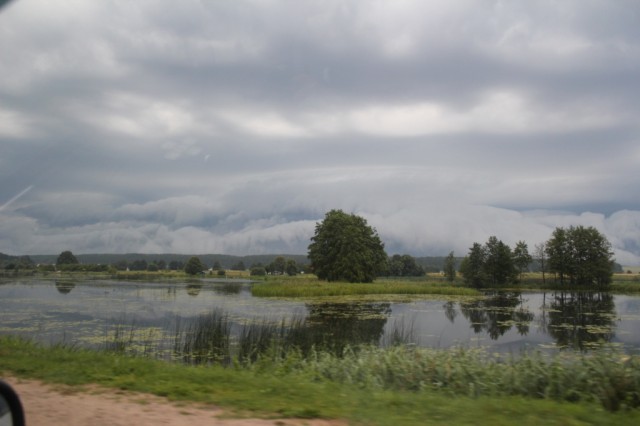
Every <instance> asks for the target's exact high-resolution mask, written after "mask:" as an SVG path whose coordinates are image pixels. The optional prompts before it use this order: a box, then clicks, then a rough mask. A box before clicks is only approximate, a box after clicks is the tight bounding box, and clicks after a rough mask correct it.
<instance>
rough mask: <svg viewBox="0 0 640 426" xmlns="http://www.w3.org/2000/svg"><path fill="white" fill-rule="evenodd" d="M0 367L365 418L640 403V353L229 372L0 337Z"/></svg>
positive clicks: (239, 405) (451, 357)
mask: <svg viewBox="0 0 640 426" xmlns="http://www.w3.org/2000/svg"><path fill="white" fill-rule="evenodd" d="M0 373H5V374H6V373H10V374H13V375H17V376H20V377H26V378H35V379H40V380H44V381H47V382H53V383H64V384H67V385H74V386H77V385H83V384H88V383H96V384H99V385H103V386H107V387H112V388H117V389H123V390H130V391H138V392H148V393H152V394H156V395H160V396H165V397H167V398H169V399H170V400H174V401H194V402H201V403H207V404H215V405H217V406H221V407H226V408H227V410H230V411H231V412H234V413H236V415H239V416H242V415H244V416H260V417H267V418H274V417H285V418H286V417H302V418H329V419H331V418H333V419H343V420H346V421H347V422H348V423H351V424H367V425H415V424H427V425H428V424H457V425H464V424H490V425H506V424H519V425H539V424H566V425H586V424H602V425H610V424H616V425H635V424H639V422H640V410H638V409H631V408H628V407H631V406H633V405H634V403H635V402H634V401H637V395H638V393H637V389H638V377H637V376H638V360H637V358H632V357H629V358H620V356H619V355H618V354H616V353H609V354H608V353H602V354H601V355H597V356H592V357H582V356H565V357H557V358H550V359H546V358H543V357H541V356H530V357H523V358H519V360H517V361H516V360H509V359H507V360H501V361H499V360H497V359H495V358H494V357H492V356H490V355H488V354H486V353H482V352H476V351H465V350H447V351H423V350H415V349H408V348H402V347H397V348H392V349H387V350H379V349H374V348H369V349H366V348H365V349H361V350H360V351H358V352H355V351H354V352H353V353H352V354H350V355H346V356H343V357H341V358H337V357H334V356H331V355H329V354H326V353H317V354H315V355H314V356H313V357H309V358H306V359H304V358H302V357H300V356H296V355H295V354H291V355H290V356H288V357H287V358H284V359H283V358H279V357H276V358H271V357H263V358H261V359H260V360H259V361H258V362H256V363H254V364H249V365H247V364H241V363H235V364H233V365H232V366H230V367H227V368H225V367H222V366H219V365H213V366H209V367H202V366H189V365H184V364H179V363H166V362H162V361H157V360H150V359H146V358H140V357H129V356H123V355H118V354H115V353H108V352H96V351H89V350H85V349H79V348H72V347H71V348H70V347H64V346H54V347H48V348H46V347H43V346H38V345H35V344H32V343H29V342H27V341H24V340H20V339H16V338H10V337H0ZM566 401H571V402H572V403H567V402H566ZM603 401H609V402H606V403H605V402H603ZM614 401H618V402H619V403H616V404H617V405H616V404H613V405H609V406H607V405H606V404H612V403H613V402H614ZM603 406H607V408H608V409H615V408H616V407H617V408H619V410H618V411H617V412H610V411H607V410H605V409H603Z"/></svg>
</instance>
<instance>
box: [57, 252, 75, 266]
mask: <svg viewBox="0 0 640 426" xmlns="http://www.w3.org/2000/svg"><path fill="white" fill-rule="evenodd" d="M78 263H80V262H78V259H76V257H75V256H74V255H73V253H71V252H70V251H69V250H66V251H63V252H62V253H60V255H59V256H58V259H57V260H56V265H77V264H78Z"/></svg>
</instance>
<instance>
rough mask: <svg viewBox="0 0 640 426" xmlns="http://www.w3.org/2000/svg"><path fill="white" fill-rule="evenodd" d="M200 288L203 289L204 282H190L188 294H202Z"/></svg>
mask: <svg viewBox="0 0 640 426" xmlns="http://www.w3.org/2000/svg"><path fill="white" fill-rule="evenodd" d="M200 290H202V284H188V285H187V294H188V295H189V296H193V297H196V296H197V295H199V294H200Z"/></svg>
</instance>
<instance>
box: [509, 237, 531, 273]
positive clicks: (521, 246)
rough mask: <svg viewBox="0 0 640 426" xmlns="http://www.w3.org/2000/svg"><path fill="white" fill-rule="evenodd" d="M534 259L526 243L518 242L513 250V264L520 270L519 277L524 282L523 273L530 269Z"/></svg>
mask: <svg viewBox="0 0 640 426" xmlns="http://www.w3.org/2000/svg"><path fill="white" fill-rule="evenodd" d="M532 260H533V258H532V257H531V255H530V254H529V248H528V247H527V243H525V242H524V241H518V242H517V243H516V247H515V248H514V249H513V264H514V265H515V267H516V268H517V269H518V275H519V277H520V279H521V280H522V273H523V272H524V271H525V270H527V268H529V264H531V261H532Z"/></svg>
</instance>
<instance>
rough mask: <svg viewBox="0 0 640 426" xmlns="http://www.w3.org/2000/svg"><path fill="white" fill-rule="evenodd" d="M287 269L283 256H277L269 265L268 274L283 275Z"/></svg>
mask: <svg viewBox="0 0 640 426" xmlns="http://www.w3.org/2000/svg"><path fill="white" fill-rule="evenodd" d="M286 268H287V260H286V259H285V258H284V257H283V256H278V257H276V258H275V259H273V262H271V263H270V264H269V268H268V269H269V272H271V273H272V274H274V275H283V274H284V273H285V269H286Z"/></svg>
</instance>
